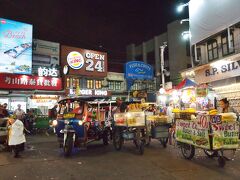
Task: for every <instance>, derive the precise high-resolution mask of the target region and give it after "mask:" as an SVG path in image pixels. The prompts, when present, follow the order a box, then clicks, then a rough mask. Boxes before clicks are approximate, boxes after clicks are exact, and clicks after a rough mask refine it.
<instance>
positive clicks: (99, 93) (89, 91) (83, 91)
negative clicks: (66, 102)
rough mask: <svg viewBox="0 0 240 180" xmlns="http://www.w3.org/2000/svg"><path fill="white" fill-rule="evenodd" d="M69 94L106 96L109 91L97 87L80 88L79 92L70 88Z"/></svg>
mask: <svg viewBox="0 0 240 180" xmlns="http://www.w3.org/2000/svg"><path fill="white" fill-rule="evenodd" d="M69 94H70V95H78V96H108V95H109V92H108V91H107V90H98V89H80V90H79V92H76V90H73V89H70V90H69Z"/></svg>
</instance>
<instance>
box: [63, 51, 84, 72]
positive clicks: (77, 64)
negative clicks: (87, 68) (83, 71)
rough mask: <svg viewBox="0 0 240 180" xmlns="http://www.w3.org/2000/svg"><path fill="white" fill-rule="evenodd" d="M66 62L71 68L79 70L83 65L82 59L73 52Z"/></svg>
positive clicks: (77, 53) (78, 54)
mask: <svg viewBox="0 0 240 180" xmlns="http://www.w3.org/2000/svg"><path fill="white" fill-rule="evenodd" d="M67 62H68V65H69V66H70V67H71V68H73V69H80V68H81V67H83V65H84V58H83V56H82V55H81V54H80V53H79V52H77V51H73V52H70V53H69V54H68V56H67Z"/></svg>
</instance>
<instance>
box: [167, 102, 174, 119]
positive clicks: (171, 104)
mask: <svg viewBox="0 0 240 180" xmlns="http://www.w3.org/2000/svg"><path fill="white" fill-rule="evenodd" d="M173 108H174V105H173V102H172V101H170V102H169V105H168V107H167V112H166V115H167V116H168V117H169V119H170V121H173V119H174V113H173V112H172V111H173Z"/></svg>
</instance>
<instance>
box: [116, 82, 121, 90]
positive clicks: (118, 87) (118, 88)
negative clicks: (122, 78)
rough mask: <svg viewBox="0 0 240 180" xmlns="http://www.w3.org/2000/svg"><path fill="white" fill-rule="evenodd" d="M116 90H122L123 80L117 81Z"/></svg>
mask: <svg viewBox="0 0 240 180" xmlns="http://www.w3.org/2000/svg"><path fill="white" fill-rule="evenodd" d="M115 90H121V82H119V81H116V82H115Z"/></svg>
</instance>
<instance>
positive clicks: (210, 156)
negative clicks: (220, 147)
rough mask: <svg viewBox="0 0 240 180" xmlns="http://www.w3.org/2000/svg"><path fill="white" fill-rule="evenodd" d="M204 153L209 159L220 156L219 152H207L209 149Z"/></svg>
mask: <svg viewBox="0 0 240 180" xmlns="http://www.w3.org/2000/svg"><path fill="white" fill-rule="evenodd" d="M203 151H204V153H205V154H206V155H207V157H209V158H214V157H217V156H218V152H217V151H211V150H207V149H204V150H203Z"/></svg>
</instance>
